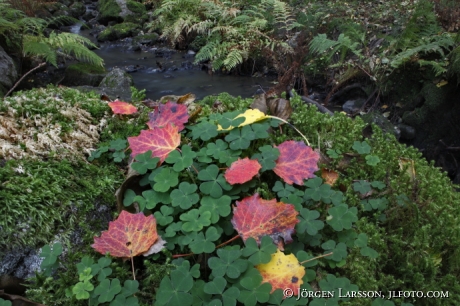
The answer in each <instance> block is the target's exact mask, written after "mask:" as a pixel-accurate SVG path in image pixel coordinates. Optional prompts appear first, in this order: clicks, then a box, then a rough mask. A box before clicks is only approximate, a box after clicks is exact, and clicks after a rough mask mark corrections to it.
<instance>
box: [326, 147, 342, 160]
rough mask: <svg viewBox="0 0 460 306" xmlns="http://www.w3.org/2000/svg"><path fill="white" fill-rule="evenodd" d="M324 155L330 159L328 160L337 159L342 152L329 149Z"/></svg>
mask: <svg viewBox="0 0 460 306" xmlns="http://www.w3.org/2000/svg"><path fill="white" fill-rule="evenodd" d="M326 154H327V155H328V156H329V157H330V158H334V159H336V158H339V157H340V156H341V155H342V151H340V150H339V149H335V150H333V149H329V150H327V151H326Z"/></svg>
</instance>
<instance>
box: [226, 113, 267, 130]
mask: <svg viewBox="0 0 460 306" xmlns="http://www.w3.org/2000/svg"><path fill="white" fill-rule="evenodd" d="M241 117H244V118H245V120H244V121H243V122H242V123H241V124H240V125H238V126H237V127H241V126H245V125H248V124H251V123H254V122H257V121H260V120H264V119H267V118H271V116H267V115H265V114H264V113H262V112H261V111H260V110H258V109H248V110H246V111H245V112H244V113H242V114H239V115H238V116H236V117H235V119H236V118H241ZM234 128H235V127H234V126H230V127H229V128H227V129H223V128H222V126H221V125H220V124H219V125H218V127H217V130H218V131H229V130H232V129H234Z"/></svg>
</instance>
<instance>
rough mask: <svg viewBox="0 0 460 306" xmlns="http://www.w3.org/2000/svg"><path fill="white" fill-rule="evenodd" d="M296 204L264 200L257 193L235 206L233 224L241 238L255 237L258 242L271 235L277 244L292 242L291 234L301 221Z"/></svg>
mask: <svg viewBox="0 0 460 306" xmlns="http://www.w3.org/2000/svg"><path fill="white" fill-rule="evenodd" d="M298 214H299V213H298V212H297V211H296V210H295V209H294V205H292V204H285V203H283V202H276V199H272V200H264V199H261V198H260V197H259V194H258V193H256V194H254V195H253V196H250V197H246V198H244V199H243V200H241V202H238V201H236V207H235V206H233V218H232V224H233V227H234V228H235V230H236V231H237V232H238V234H240V236H241V238H242V239H243V240H244V241H246V239H248V238H249V237H252V238H254V239H255V240H256V241H257V243H258V244H260V240H261V239H262V237H263V236H270V237H271V238H272V239H273V242H274V243H275V244H279V243H280V242H281V240H280V238H283V240H284V242H285V243H290V242H292V237H291V234H292V233H293V232H294V227H295V225H296V224H297V223H298V222H299V220H298V219H297V215H298Z"/></svg>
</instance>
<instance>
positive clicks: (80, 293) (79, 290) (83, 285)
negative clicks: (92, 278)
mask: <svg viewBox="0 0 460 306" xmlns="http://www.w3.org/2000/svg"><path fill="white" fill-rule="evenodd" d="M93 289H94V286H93V284H91V283H90V282H88V281H86V282H78V283H76V284H75V286H73V288H72V293H73V294H74V295H75V297H76V298H77V300H87V299H89V292H90V291H93Z"/></svg>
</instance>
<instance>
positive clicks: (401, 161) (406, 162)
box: [399, 157, 416, 183]
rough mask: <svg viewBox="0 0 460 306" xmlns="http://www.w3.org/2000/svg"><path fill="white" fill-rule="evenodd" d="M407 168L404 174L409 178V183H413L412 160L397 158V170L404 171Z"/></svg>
mask: <svg viewBox="0 0 460 306" xmlns="http://www.w3.org/2000/svg"><path fill="white" fill-rule="evenodd" d="M405 167H407V170H406V173H407V175H409V177H410V181H411V183H413V182H414V181H415V176H416V173H415V164H414V161H413V160H412V159H409V158H404V157H401V158H399V169H401V171H402V170H404V168H405Z"/></svg>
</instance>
